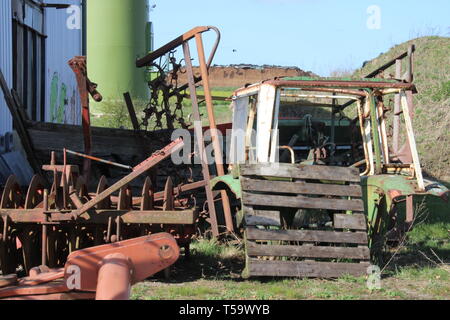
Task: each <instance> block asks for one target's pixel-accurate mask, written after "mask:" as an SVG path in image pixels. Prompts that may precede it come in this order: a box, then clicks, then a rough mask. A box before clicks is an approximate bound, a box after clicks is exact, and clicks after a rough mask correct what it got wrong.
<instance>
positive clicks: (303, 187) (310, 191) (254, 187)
mask: <svg viewBox="0 0 450 320" xmlns="http://www.w3.org/2000/svg"><path fill="white" fill-rule="evenodd" d="M241 185H242V190H244V191H260V192H272V193H293V194H307V195H326V196H351V197H362V190H361V186H358V185H351V186H346V185H336V184H320V183H305V182H303V181H299V182H284V181H270V180H257V179H250V178H246V177H241Z"/></svg>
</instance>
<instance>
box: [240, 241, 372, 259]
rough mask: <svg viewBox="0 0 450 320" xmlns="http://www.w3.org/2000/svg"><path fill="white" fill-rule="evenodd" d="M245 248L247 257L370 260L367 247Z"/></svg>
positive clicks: (252, 246) (276, 246)
mask: <svg viewBox="0 0 450 320" xmlns="http://www.w3.org/2000/svg"><path fill="white" fill-rule="evenodd" d="M246 248H247V254H248V255H249V256H268V257H302V258H335V259H359V260H369V259H370V250H369V248H368V247H356V248H345V247H319V246H287V245H285V246H283V245H271V246H266V245H259V244H255V243H253V242H250V241H247V246H246Z"/></svg>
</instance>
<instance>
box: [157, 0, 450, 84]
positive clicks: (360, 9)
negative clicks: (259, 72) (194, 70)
mask: <svg viewBox="0 0 450 320" xmlns="http://www.w3.org/2000/svg"><path fill="white" fill-rule="evenodd" d="M149 1H150V4H151V5H154V4H156V7H155V8H154V9H152V11H151V13H150V16H151V20H152V21H153V22H154V32H155V47H156V48H158V47H160V46H161V45H163V44H164V43H166V42H168V41H170V40H172V39H173V38H175V37H176V36H178V35H180V34H182V33H184V32H185V31H188V30H189V29H191V28H193V27H195V26H200V25H214V26H216V27H218V28H219V29H220V30H221V33H222V42H221V45H220V47H219V51H218V54H217V55H216V59H215V61H214V63H216V64H238V63H252V64H274V65H282V66H297V67H299V68H301V69H303V70H306V71H313V72H315V73H317V74H319V75H321V76H327V75H329V73H330V71H333V70H336V69H355V68H359V67H360V66H361V65H362V63H363V62H364V61H367V60H370V59H372V58H374V57H377V56H378V55H379V54H380V53H382V52H385V51H387V50H388V49H389V48H391V47H392V46H394V45H396V44H399V43H401V42H404V41H407V40H410V39H413V38H416V37H418V36H423V35H431V34H432V35H441V36H447V37H448V36H450V1H449V0H428V1H423V0H390V1H389V0H370V1H368V0H239V1H238V0H228V1H223V0H220V1H219V0H191V1H185V0H171V1H169V0H149ZM371 6H376V7H375V9H372V10H369V11H368V9H369V8H370V7H371ZM378 9H379V11H378ZM373 10H375V11H373ZM378 12H379V13H380V15H379V19H377V17H378ZM368 24H369V26H371V28H369V27H368ZM211 41H212V40H209V38H208V37H206V38H205V42H206V44H207V45H208V44H210V42H211ZM194 63H195V62H194Z"/></svg>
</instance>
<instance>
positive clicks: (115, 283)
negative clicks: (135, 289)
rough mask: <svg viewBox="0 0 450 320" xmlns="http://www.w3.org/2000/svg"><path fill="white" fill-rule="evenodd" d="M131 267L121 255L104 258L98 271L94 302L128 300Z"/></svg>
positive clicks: (127, 260) (125, 257)
mask: <svg viewBox="0 0 450 320" xmlns="http://www.w3.org/2000/svg"><path fill="white" fill-rule="evenodd" d="M131 273H132V266H131V262H130V261H129V259H128V257H127V256H125V255H124V254H122V253H114V254H110V255H108V256H106V257H105V258H104V259H103V260H102V263H101V266H100V269H99V271H98V281H97V294H96V296H95V300H129V299H130V291H131Z"/></svg>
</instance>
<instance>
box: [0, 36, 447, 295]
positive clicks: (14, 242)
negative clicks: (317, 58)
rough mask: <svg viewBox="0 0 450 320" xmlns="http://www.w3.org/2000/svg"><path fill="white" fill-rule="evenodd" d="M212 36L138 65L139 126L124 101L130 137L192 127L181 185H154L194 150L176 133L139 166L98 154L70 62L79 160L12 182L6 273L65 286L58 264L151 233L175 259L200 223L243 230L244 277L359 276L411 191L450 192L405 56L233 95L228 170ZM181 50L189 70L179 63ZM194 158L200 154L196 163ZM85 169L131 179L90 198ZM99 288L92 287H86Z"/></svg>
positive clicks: (158, 259)
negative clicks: (172, 243)
mask: <svg viewBox="0 0 450 320" xmlns="http://www.w3.org/2000/svg"><path fill="white" fill-rule="evenodd" d="M211 30H212V31H214V32H215V33H216V34H217V41H216V43H215V44H214V46H213V49H212V50H211V54H210V56H209V58H208V60H207V59H206V56H205V51H204V46H203V40H202V34H203V33H205V32H208V31H211ZM191 40H195V43H196V48H197V53H198V63H199V66H200V68H199V70H200V75H196V74H194V69H193V66H192V56H191V52H190V46H189V43H190V41H191ZM219 41H220V33H219V31H218V30H217V28H215V27H197V28H194V29H192V30H190V31H188V32H187V33H185V34H183V35H181V36H180V37H178V38H176V39H174V40H173V41H171V42H169V43H168V44H166V45H165V46H163V47H161V48H160V49H158V50H156V51H154V52H152V53H150V54H149V55H147V56H146V57H143V58H142V59H139V60H138V61H137V62H136V66H137V67H138V68H151V70H153V71H152V72H153V78H152V79H151V80H150V81H149V87H150V89H151V93H152V95H151V100H150V103H149V104H148V106H147V107H146V109H145V110H144V117H143V119H142V121H141V122H139V121H138V117H137V115H136V113H135V111H134V107H133V103H132V101H131V99H130V97H129V95H125V100H126V104H127V107H128V110H129V112H130V118H131V120H132V123H133V127H134V129H135V133H136V135H138V136H140V135H142V136H144V135H145V130H147V129H148V128H149V127H150V126H151V127H152V129H153V131H154V130H158V129H163V127H165V129H168V130H169V131H174V129H176V128H183V129H188V131H189V132H190V133H193V136H194V137H195V139H194V140H195V141H194V144H196V148H194V153H192V154H190V155H189V157H190V159H191V160H192V162H191V163H189V164H184V165H185V166H187V167H188V169H189V170H191V172H195V173H196V174H193V175H192V177H191V178H190V179H187V181H177V183H174V182H173V179H172V178H171V177H170V175H167V176H165V175H164V176H163V178H164V179H165V184H164V188H163V190H162V191H157V190H156V189H155V185H157V183H156V182H155V175H154V170H156V169H155V168H156V166H157V165H160V167H164V168H166V169H167V168H169V167H175V171H177V170H178V169H177V168H176V166H175V165H174V164H173V163H171V162H170V163H169V161H167V159H168V158H169V157H171V155H172V154H174V153H177V152H180V151H181V149H183V147H184V145H185V144H187V143H189V142H186V141H184V140H183V139H181V138H178V137H176V139H175V140H174V141H172V142H170V143H167V145H166V146H165V147H163V148H161V149H160V150H157V151H155V152H151V154H149V155H146V157H148V158H147V159H146V160H144V161H143V162H141V163H140V164H138V165H136V166H131V165H121V164H118V163H114V162H112V161H109V160H103V159H99V158H98V157H94V156H93V155H92V151H93V150H95V141H94V142H93V141H92V137H91V128H90V120H89V100H88V95H89V94H90V95H91V96H93V98H94V99H95V100H100V99H101V96H100V94H99V93H98V92H97V91H96V85H95V84H94V83H92V82H91V81H89V79H88V78H87V72H86V68H85V59H83V58H80V57H77V58H76V59H75V60H72V61H71V63H70V65H71V67H72V69H73V70H74V72H75V74H76V76H77V80H78V85H79V89H80V96H81V103H82V107H83V108H82V110H83V133H84V146H85V150H84V152H85V153H84V154H82V153H81V150H77V151H71V150H67V149H64V150H63V157H62V159H63V161H62V163H59V164H58V163H57V160H56V156H55V154H53V156H52V157H51V160H50V164H49V165H45V166H43V167H42V170H43V171H44V172H47V173H49V174H48V175H46V179H45V177H41V176H39V175H37V176H35V177H34V178H33V180H32V181H31V183H30V186H29V188H28V190H22V189H21V188H20V186H19V185H18V183H17V181H16V179H15V178H14V177H10V179H9V180H8V181H7V183H6V186H5V188H4V189H3V191H2V195H1V202H0V215H1V218H2V219H1V225H0V262H1V269H2V273H3V274H4V275H9V274H14V273H16V272H22V273H23V274H26V275H28V276H29V277H30V272H31V273H33V272H34V273H36V269H35V268H36V267H39V266H46V268H50V270H55V269H56V271H50V273H49V274H47V275H45V276H43V277H44V278H45V277H47V276H49V277H51V274H52V272H53V273H55V274H57V275H58V276H57V277H56V279H61V272H62V271H61V269H59V268H64V267H65V268H66V270H67V268H68V267H69V265H70V263H69V262H70V257H73V256H77V255H78V253H80V252H81V253H82V252H84V251H83V250H90V249H89V248H92V250H94V251H95V250H96V249H95V248H97V247H98V246H100V247H98V248H101V247H102V246H114V244H121V243H126V242H127V241H133V239H142V238H141V237H149V235H150V236H155V237H156V236H157V235H166V234H169V236H170V237H172V238H173V239H175V240H176V241H177V247H176V248H175V247H174V248H172V247H171V248H172V249H173V250H175V252H177V253H176V257H178V251H177V250H178V247H184V248H185V254H187V255H188V254H189V243H190V241H191V239H192V236H193V235H194V234H195V233H196V231H197V230H196V224H197V223H198V222H199V219H200V218H202V219H204V221H205V222H206V223H207V224H208V227H209V228H210V230H211V233H212V235H213V236H215V237H219V236H220V235H221V234H226V233H229V232H235V233H238V234H239V233H240V234H241V235H242V236H243V238H244V243H245V252H246V268H245V271H244V276H246V277H248V276H288V277H291V276H294V277H325V278H327V277H331V278H333V277H339V276H341V275H343V274H353V275H365V274H366V272H367V268H368V267H369V266H370V264H371V263H372V262H376V261H377V258H378V252H379V249H380V247H381V246H382V245H383V243H384V242H385V240H386V239H387V238H388V237H390V235H389V232H391V231H394V233H395V232H397V233H401V232H404V230H405V228H404V227H405V225H408V224H411V223H412V221H413V219H414V210H413V205H412V197H413V196H424V195H434V196H445V195H448V190H447V189H446V188H445V187H443V186H441V185H437V184H434V183H430V182H428V181H427V180H426V179H424V178H423V176H422V169H421V166H420V160H419V156H418V153H417V149H416V144H415V138H414V131H413V127H412V121H411V116H412V110H413V105H412V97H413V94H414V92H415V91H416V88H415V86H414V84H413V77H412V56H413V52H414V50H413V48H411V49H410V52H408V53H405V54H403V55H401V56H399V57H398V58H397V59H396V60H395V61H393V62H391V63H388V64H386V65H385V66H383V67H381V68H380V69H378V70H376V71H375V72H373V73H372V74H370V75H368V76H367V77H366V78H364V79H357V80H350V79H323V78H322V79H315V78H277V79H273V80H268V81H264V82H262V83H258V84H254V85H249V86H246V87H245V88H242V89H239V90H237V91H236V92H235V93H234V96H233V98H232V107H233V123H232V132H231V138H232V140H231V151H230V155H229V157H228V160H229V163H230V166H229V171H228V173H226V172H225V171H226V170H225V167H224V165H223V163H224V158H225V157H224V154H223V152H222V150H223V148H222V145H221V143H220V137H219V135H220V131H219V130H217V129H218V128H219V126H217V125H216V121H215V115H214V105H213V97H212V95H211V90H210V86H209V68H210V66H211V64H212V61H213V58H214V55H215V52H216V50H217V46H218V43H219ZM180 47H181V49H182V56H183V58H182V61H184V65H183V64H182V61H177V59H176V58H175V52H176V50H177V49H178V48H180ZM406 57H408V58H410V60H409V64H408V65H407V66H406V69H407V70H408V72H407V73H406V75H405V76H402V75H401V74H400V71H398V73H397V74H396V76H395V77H394V78H393V79H383V78H381V77H380V74H382V73H383V72H384V71H385V70H387V69H388V68H390V67H391V66H393V65H395V64H397V69H398V70H401V67H400V68H399V67H398V64H401V61H402V59H404V58H406ZM168 69H170V70H171V71H170V72H167V70H168ZM180 73H186V75H187V79H188V83H187V84H179V83H178V79H179V74H180ZM199 86H202V87H203V94H204V96H202V97H201V99H204V101H200V96H199V94H198V91H199ZM390 95H395V106H394V110H391V109H390V108H388V107H387V106H386V104H385V103H384V98H385V97H386V96H390ZM185 98H189V99H190V100H191V105H192V114H191V116H190V117H189V119H190V120H192V121H193V123H189V121H190V120H188V119H187V117H186V115H185V114H184V113H183V112H184V110H183V104H182V101H183V99H185ZM201 102H204V103H205V105H206V111H207V113H208V115H207V119H208V124H209V126H208V127H205V125H206V124H204V123H203V122H202V120H204V119H202V114H201V113H200V109H199V105H200V103H201ZM350 107H354V111H355V112H354V113H353V114H352V113H350V114H352V116H346V115H345V114H344V111H348V110H349V109H350ZM390 111H394V112H393V113H394V117H393V120H392V125H393V132H394V133H393V135H390V134H389V133H388V125H389V124H391V122H388V121H390V120H387V115H388V113H389V112H390ZM402 123H403V126H401V124H402ZM192 127H193V129H190V128H192ZM401 128H403V129H401ZM207 129H211V130H210V131H211V144H210V149H212V150H213V151H214V152H213V155H212V157H213V158H214V160H215V170H213V171H215V172H212V171H211V167H210V165H209V163H210V160H211V159H208V155H207V151H206V149H207V148H206V145H205V131H206V130H207ZM402 130H403V133H405V136H406V138H405V139H404V140H401V139H400V132H401V131H402ZM391 138H392V139H391ZM391 140H392V141H391ZM402 143H403V144H404V146H403V147H401V144H402ZM190 150H192V148H191V149H190ZM68 154H70V155H72V156H73V155H75V156H78V157H82V158H83V159H84V163H83V168H82V170H81V169H80V167H79V166H76V165H70V164H68V162H67V155H68ZM185 156H186V155H185ZM194 158H197V159H199V160H200V163H199V164H200V165H199V166H196V165H195V164H194ZM91 161H100V162H103V163H106V164H108V165H111V166H120V167H121V168H122V169H123V170H128V173H127V174H126V175H125V176H124V177H122V178H120V179H116V181H115V182H111V181H108V180H107V179H106V178H105V177H100V178H99V180H98V183H97V186H96V188H94V189H95V190H90V189H91V188H92V187H91V186H92V181H91V179H90V173H91ZM163 161H166V162H164V165H161V164H162V163H163ZM60 162H61V161H60ZM152 172H153V174H150V173H152ZM50 176H51V177H52V178H49V177H50ZM194 176H195V177H198V176H201V178H200V179H198V178H197V179H194V178H193V177H194ZM46 180H49V181H50V183H49V182H48V181H46ZM133 183H134V184H133ZM192 193H195V196H194V195H193V194H192ZM200 195H201V196H200ZM404 202H406V204H407V205H406V208H407V210H406V213H403V214H402V213H400V212H399V210H398V208H399V204H400V203H404ZM136 241H137V240H136ZM166 249H167V248H166ZM77 252H78V253H77ZM158 252H159V253H158ZM164 252H165V250H164V248H163V247H160V248H159V251H158V250H156V251H155V252H154V254H153V255H152V256H149V257H148V258H149V259H150V260H152V259H153V260H152V261H153V262H152V263H156V264H158V263H160V265H158V267H157V268H156V267H155V268H153V269H151V270H153V271H155V270H157V271H159V270H163V269H164V268H167V267H168V266H169V265H170V264H171V263H173V261H172V260H170V259H171V257H173V256H175V255H173V254H171V255H170V258H167V257H168V255H165V253H164ZM171 252H172V251H171ZM114 253H118V254H120V253H121V252H114ZM122 253H123V252H122ZM102 258H105V257H102ZM122 258H123V257H122ZM125 260H127V259H126V258H125ZM169 260H170V261H171V262H170V263H166V264H165V263H163V262H164V261H169ZM175 260H176V259H175ZM161 263H163V264H161ZM125 264H126V263H125ZM128 267H129V265H128ZM33 270H34V271H33ZM87 270H89V268H88V269H87ZM90 270H91V271H92V269H90ZM153 271H152V272H149V273H146V275H151V274H154V272H153ZM92 272H93V273H95V271H92ZM155 272H156V271H155ZM55 274H53V276H55ZM63 274H64V272H63ZM38 275H39V273H38V274H37V275H35V276H38ZM139 279H141V278H139ZM3 280H4V281H5V282H8V279H3ZM13 280H14V277H13ZM28 280H29V281H31V282H33V281H34V280H33V279H28ZM127 281H128V280H127ZM35 282H36V281H35ZM38 282H39V281H38ZM94 282H95V281H94V280H92V282H91V283H90V284H89V286H88V287H89V290H90V291H92V290H93V287H94V285H93V284H92V283H94ZM125 282H126V281H125ZM14 290H15V289H14ZM27 292H28V291H24V294H28V293H29V292H32V291H29V292H28V293H27ZM63 292H65V291H63ZM1 294H2V293H1V291H0V296H1Z"/></svg>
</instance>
